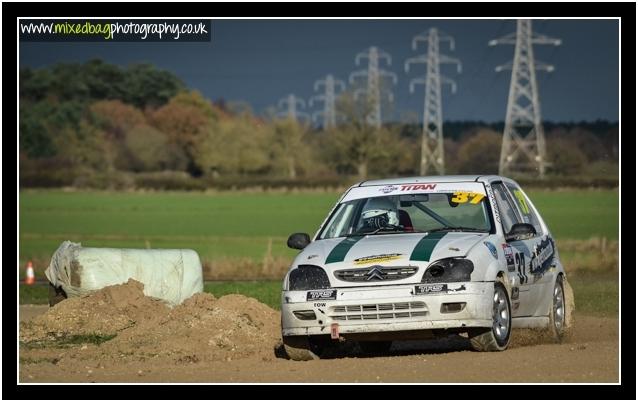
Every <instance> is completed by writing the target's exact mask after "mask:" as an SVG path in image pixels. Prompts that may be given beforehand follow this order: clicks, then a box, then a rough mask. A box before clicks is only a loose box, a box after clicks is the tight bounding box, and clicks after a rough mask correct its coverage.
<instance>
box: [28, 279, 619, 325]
mask: <svg viewBox="0 0 638 402" xmlns="http://www.w3.org/2000/svg"><path fill="white" fill-rule="evenodd" d="M568 279H569V282H570V283H571V285H572V288H573V289H574V297H575V299H576V310H577V311H578V312H579V313H584V314H593V315H610V314H613V315H617V314H618V277H617V275H614V274H609V273H580V272H579V273H578V274H574V275H569V276H568ZM204 291H205V292H208V293H212V294H213V295H214V296H215V297H217V298H219V297H222V296H224V295H227V294H234V293H238V294H243V295H245V296H249V297H254V298H255V299H257V300H259V301H260V302H262V303H264V304H267V305H268V306H270V307H272V308H274V309H276V310H279V308H280V303H281V281H241V282H209V283H206V284H205V286H204ZM47 292H48V289H47V287H46V286H40V285H38V286H26V285H20V303H23V304H46V303H47Z"/></svg>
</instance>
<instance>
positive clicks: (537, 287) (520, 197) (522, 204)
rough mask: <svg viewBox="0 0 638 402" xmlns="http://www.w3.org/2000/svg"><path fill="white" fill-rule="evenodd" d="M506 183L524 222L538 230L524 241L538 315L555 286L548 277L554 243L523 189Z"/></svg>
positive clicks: (532, 302) (532, 298) (532, 293)
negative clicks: (527, 250) (527, 251)
mask: <svg viewBox="0 0 638 402" xmlns="http://www.w3.org/2000/svg"><path fill="white" fill-rule="evenodd" d="M504 183H505V187H506V188H507V190H508V191H509V195H510V196H511V198H512V200H513V201H514V204H515V206H516V208H517V209H518V212H519V214H520V216H521V217H522V218H523V222H525V223H529V224H531V225H532V226H534V229H536V236H534V237H532V238H530V239H526V240H524V241H523V242H524V243H525V245H526V246H527V248H528V249H529V250H530V252H531V255H530V256H529V259H527V260H526V265H527V267H526V272H528V281H529V289H530V290H529V291H530V294H529V296H530V298H529V299H530V303H531V304H532V305H533V306H534V309H533V312H532V313H531V315H536V314H535V313H534V312H536V311H537V310H538V308H539V306H541V304H542V301H543V300H542V299H543V297H544V296H545V295H547V294H548V293H547V291H548V289H547V287H548V286H553V284H554V278H553V276H552V275H546V273H547V272H548V269H549V268H550V266H551V265H552V263H553V261H552V260H553V257H554V242H553V239H551V238H550V237H549V233H547V232H546V231H545V230H544V227H543V225H541V221H540V219H539V217H538V215H537V213H536V211H535V209H534V206H533V205H532V203H531V202H530V200H529V198H527V196H526V195H525V193H524V192H523V191H522V190H521V188H520V187H519V186H518V185H516V184H515V183H511V182H504ZM539 313H541V312H539Z"/></svg>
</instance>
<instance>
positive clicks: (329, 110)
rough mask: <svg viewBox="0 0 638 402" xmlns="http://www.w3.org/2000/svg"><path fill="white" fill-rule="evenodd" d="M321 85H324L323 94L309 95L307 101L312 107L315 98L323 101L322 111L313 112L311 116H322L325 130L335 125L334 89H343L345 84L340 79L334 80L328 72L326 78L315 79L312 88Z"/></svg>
mask: <svg viewBox="0 0 638 402" xmlns="http://www.w3.org/2000/svg"><path fill="white" fill-rule="evenodd" d="M322 85H323V87H324V94H323V95H315V96H313V97H311V98H310V101H309V102H308V103H309V105H310V106H311V107H312V105H313V102H314V100H315V99H316V100H319V101H322V102H323V111H320V112H314V113H313V114H312V118H313V120H315V118H316V117H319V116H323V128H324V130H325V129H330V128H333V127H335V126H336V125H337V112H336V109H335V89H336V87H339V88H341V90H342V91H343V90H345V89H346V84H345V83H344V82H343V81H341V80H336V79H335V78H334V77H333V76H332V75H331V74H328V75H326V78H324V79H322V80H318V81H315V87H314V90H315V91H318V90H319V88H320V87H321V86H322Z"/></svg>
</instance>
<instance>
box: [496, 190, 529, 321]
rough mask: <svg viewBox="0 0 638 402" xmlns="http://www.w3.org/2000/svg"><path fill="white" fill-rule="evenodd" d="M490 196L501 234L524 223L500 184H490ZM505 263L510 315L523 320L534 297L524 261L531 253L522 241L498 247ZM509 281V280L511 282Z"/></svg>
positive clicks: (508, 193) (506, 191)
mask: <svg viewBox="0 0 638 402" xmlns="http://www.w3.org/2000/svg"><path fill="white" fill-rule="evenodd" d="M491 186H492V189H493V190H494V197H495V199H496V204H497V206H498V209H499V212H500V214H501V224H502V225H503V232H504V233H505V234H507V233H509V232H510V231H511V229H512V226H514V224H516V223H523V222H524V220H523V218H522V216H521V214H520V211H519V210H518V208H517V206H516V204H515V202H514V200H513V199H512V197H511V194H510V192H509V190H508V189H507V187H506V186H505V184H504V183H503V182H495V183H492V185H491ZM502 247H503V251H504V252H505V257H506V260H507V273H508V277H509V279H510V284H512V283H513V284H512V294H511V299H512V316H513V317H524V316H530V315H532V314H533V312H534V311H535V310H536V309H535V304H534V297H535V294H534V293H535V292H533V291H532V288H531V284H532V281H531V280H530V272H529V269H528V262H529V261H530V258H531V257H532V250H531V249H530V247H529V243H528V241H526V240H510V241H507V240H506V242H505V243H504V244H503V245H502ZM512 279H513V280H512Z"/></svg>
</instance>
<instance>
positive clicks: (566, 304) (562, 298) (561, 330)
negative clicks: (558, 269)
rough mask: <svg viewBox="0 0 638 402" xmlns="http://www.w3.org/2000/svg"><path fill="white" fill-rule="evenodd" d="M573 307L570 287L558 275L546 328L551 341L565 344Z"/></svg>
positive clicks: (571, 320)
mask: <svg viewBox="0 0 638 402" xmlns="http://www.w3.org/2000/svg"><path fill="white" fill-rule="evenodd" d="M574 307H575V306H574V292H573V290H572V287H571V286H570V285H569V283H567V280H566V279H565V278H564V277H563V275H559V276H558V277H557V278H556V283H555V284H554V289H553V290H552V305H551V307H550V310H549V326H548V327H547V332H548V334H549V336H550V337H551V339H552V340H553V341H555V342H558V343H560V342H565V341H567V340H569V338H570V337H571V334H572V330H573V324H574V318H573V317H574ZM561 310H562V311H561Z"/></svg>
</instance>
